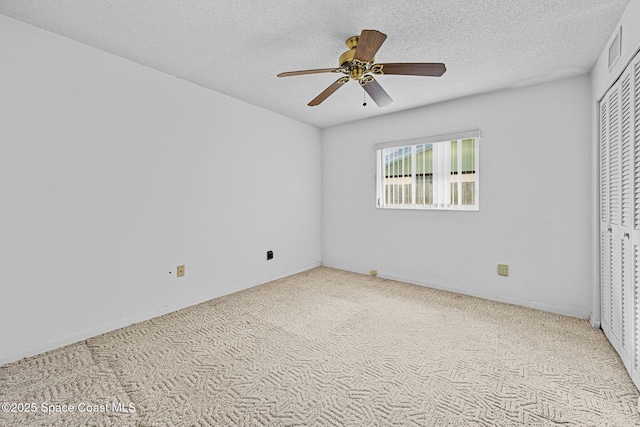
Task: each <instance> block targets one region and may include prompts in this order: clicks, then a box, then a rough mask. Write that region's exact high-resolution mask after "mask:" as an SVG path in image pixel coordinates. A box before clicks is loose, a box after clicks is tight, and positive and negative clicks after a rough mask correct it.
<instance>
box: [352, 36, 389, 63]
mask: <svg viewBox="0 0 640 427" xmlns="http://www.w3.org/2000/svg"><path fill="white" fill-rule="evenodd" d="M386 39H387V35H386V34H383V33H381V32H380V31H376V30H362V33H361V34H360V39H359V40H358V45H357V46H356V51H355V53H354V55H353V58H354V59H357V60H359V61H362V62H371V61H372V60H373V57H374V56H375V54H376V52H378V49H380V46H382V43H384V41H385V40H386Z"/></svg>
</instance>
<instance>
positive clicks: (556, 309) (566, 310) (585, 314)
mask: <svg viewBox="0 0 640 427" xmlns="http://www.w3.org/2000/svg"><path fill="white" fill-rule="evenodd" d="M322 265H323V266H325V267H329V268H336V269H338V270H346V271H351V272H354V273H361V274H367V275H368V274H369V270H368V269H364V268H359V267H354V266H348V265H343V264H336V263H331V262H323V263H322ZM378 277H381V278H383V279H389V280H396V281H398V282H405V283H411V284H414V285H420V286H426V287H428V288H434V289H440V290H443V291H449V292H455V293H457V294H463V295H469V296H473V297H478V298H484V299H489V300H492V301H499V302H505V303H507V304H514V305H520V306H522V307H528V308H535V309H537V310H542V311H548V312H550V313H556V314H562V315H565V316H571V317H577V318H580V319H589V318H590V315H591V311H590V310H589V309H582V308H578V307H565V306H559V305H553V304H546V303H542V302H538V301H531V300H526V299H522V298H515V297H509V296H505V295H499V294H494V293H491V292H483V291H477V290H469V289H463V288H458V287H455V286H448V285H442V284H435V283H429V282H425V281H424V280H418V279H414V278H411V277H404V276H399V275H394V274H387V273H385V272H383V271H380V270H378Z"/></svg>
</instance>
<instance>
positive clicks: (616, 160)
mask: <svg viewBox="0 0 640 427" xmlns="http://www.w3.org/2000/svg"><path fill="white" fill-rule="evenodd" d="M620 98H621V97H620V82H618V83H616V84H615V85H614V86H613V87H612V88H611V89H610V90H609V92H608V93H607V95H606V96H605V99H606V118H605V121H606V129H605V128H603V131H605V132H606V138H607V160H608V170H607V172H608V173H607V177H606V181H607V208H608V211H607V226H606V230H607V240H606V242H607V246H608V255H609V265H608V267H609V274H608V276H609V282H610V283H609V286H608V293H609V295H608V296H607V299H608V302H609V310H608V311H609V313H608V314H609V317H608V319H607V321H608V324H609V325H608V326H609V328H608V331H607V332H608V333H607V336H608V337H609V340H610V341H611V343H612V344H613V345H614V347H615V348H616V349H617V350H618V352H619V351H620V347H621V341H622V340H621V337H622V273H623V266H624V262H623V261H624V256H623V252H622V251H623V241H622V239H623V232H622V229H623V227H622V215H621V212H622V211H621V205H622V202H621V194H622V188H621V187H622V185H621V181H622V180H621V177H622V170H621V169H622V155H621V151H622V150H621V144H620ZM604 112H605V111H604V110H603V113H604ZM625 249H626V248H625Z"/></svg>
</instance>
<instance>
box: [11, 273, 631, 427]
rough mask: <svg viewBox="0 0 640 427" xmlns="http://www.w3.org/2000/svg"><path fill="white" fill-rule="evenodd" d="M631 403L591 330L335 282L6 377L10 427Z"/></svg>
mask: <svg viewBox="0 0 640 427" xmlns="http://www.w3.org/2000/svg"><path fill="white" fill-rule="evenodd" d="M637 399H638V390H637V389H636V388H635V386H634V385H633V383H632V382H631V380H630V379H629V376H628V375H627V373H626V371H625V369H624V367H623V365H622V362H621V361H620V359H619V358H618V356H617V354H616V353H615V351H614V350H613V348H612V347H611V346H610V344H609V343H608V341H607V340H606V338H605V336H604V335H603V333H602V331H600V330H596V329H593V328H592V327H591V326H590V325H589V323H588V322H587V321H585V320H581V319H576V318H572V317H566V316H561V315H557V314H552V313H547V312H543V311H538V310H532V309H528V308H523V307H518V306H514V305H509V304H503V303H498V302H493V301H488V300H484V299H479V298H474V297H469V296H463V295H458V294H454V293H450V292H445V291H439V290H434V289H430V288H426V287H422V286H416V285H410V284H406V283H401V282H396V281H391V280H385V279H381V278H375V277H370V276H365V275H361V274H356V273H350V272H345V271H340V270H335V269H330V268H326V267H319V268H315V269H313V270H309V271H307V272H304V273H300V274H297V275H294V276H290V277H287V278H284V279H281V280H276V281H273V282H270V283H267V284H264V285H261V286H257V287H254V288H251V289H248V290H245V291H241V292H237V293H234V294H231V295H227V296H224V297H221V298H217V299H214V300H211V301H208V302H206V303H203V304H199V305H197V306H193V307H190V308H187V309H184V310H180V311H177V312H174V313H171V314H168V315H165V316H161V317H158V318H155V319H152V320H149V321H146V322H143V323H139V324H136V325H132V326H129V327H126V328H123V329H120V330H117V331H114V332H111V333H108V334H104V335H101V336H98V337H95V338H91V339H88V340H86V341H82V342H79V343H76V344H73V345H70V346H67V347H64V348H60V349H57V350H53V351H50V352H47V353H44V354H41V355H38V356H34V357H30V358H26V359H23V360H20V361H18V362H15V363H11V364H8V365H4V366H2V367H0V402H8V403H35V404H36V405H35V406H36V407H37V411H36V412H31V413H24V412H21V413H12V412H8V413H7V412H0V426H3V427H4V426H79V425H92V426H93V425H95V426H616V427H618V426H634V425H640V415H639V414H638V412H637V409H636V404H637ZM42 403H46V404H47V405H65V404H66V405H78V404H80V406H81V407H82V408H83V409H84V410H79V409H80V408H78V407H76V408H75V411H74V412H73V413H45V412H43V411H42V409H43V408H42V406H41V405H42ZM130 404H132V405H133V408H132V407H131V406H129V405H130ZM100 405H102V406H104V407H106V408H107V409H106V410H104V411H102V412H100V410H101V406H100ZM16 409H17V408H16ZM22 409H23V410H24V405H23V408H22ZM87 409H91V410H92V412H87ZM131 409H135V411H132V410H131ZM94 410H95V411H97V412H95V411H94ZM125 410H127V411H125Z"/></svg>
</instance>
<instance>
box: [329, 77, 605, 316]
mask: <svg viewBox="0 0 640 427" xmlns="http://www.w3.org/2000/svg"><path fill="white" fill-rule="evenodd" d="M589 119H590V111H589V79H588V76H586V75H582V76H578V77H574V78H570V79H566V80H560V81H556V82H552V83H546V84H541V85H538V86H531V87H526V88H521V89H515V90H508V91H501V92H494V93H489V94H483V95H478V96H473V97H469V98H463V99H458V100H454V101H450V102H446V103H441V104H437V105H432V106H428V107H423V108H419V109H415V110H410V111H405V112H400V113H397V114H392V115H388V116H383V117H377V118H375V119H371V120H363V121H360V122H355V123H350V124H346V125H341V126H336V127H332V128H328V129H325V130H324V131H323V147H322V161H323V164H322V171H323V181H322V184H323V264H324V265H327V266H333V267H337V268H343V269H346V270H352V271H358V272H364V273H367V272H368V271H369V270H370V269H376V270H378V273H379V275H380V276H383V277H388V278H396V279H401V280H404V281H408V282H413V283H417V284H425V285H429V286H433V287H437V288H444V289H450V290H453V291H457V292H461V293H465V294H470V295H476V296H482V297H487V298H491V299H496V300H501V301H507V302H513V303H517V304H521V305H524V306H530V307H535V308H541V309H545V310H549V311H554V312H559V313H565V314H570V315H574V316H579V317H584V318H586V317H588V316H589V314H590V289H589V284H590V281H589V279H590V276H589V271H588V268H587V266H588V264H589V262H590V259H591V258H590V254H591V248H590V247H589V245H590V243H591V241H590V235H589V227H590V224H591V223H590V213H591V211H592V210H593V205H592V204H591V192H590V187H589V180H590V176H591V175H590V174H591V162H590V159H591V153H590V149H589V147H590V141H591V135H590V124H589ZM472 129H480V131H481V133H482V139H481V142H480V210H479V211H478V212H456V211H418V210H410V211H407V210H383V209H376V207H375V182H374V176H375V157H374V150H373V145H374V144H375V143H378V142H385V141H392V140H403V139H410V138H417V137H421V136H430V135H440V134H446V133H453V132H458V131H465V130H472ZM498 263H506V264H509V273H510V275H509V277H506V278H505V277H500V276H498V275H497V264H498Z"/></svg>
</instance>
